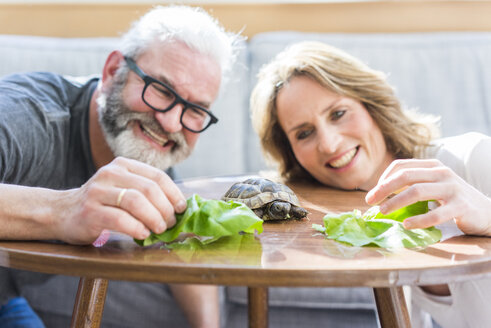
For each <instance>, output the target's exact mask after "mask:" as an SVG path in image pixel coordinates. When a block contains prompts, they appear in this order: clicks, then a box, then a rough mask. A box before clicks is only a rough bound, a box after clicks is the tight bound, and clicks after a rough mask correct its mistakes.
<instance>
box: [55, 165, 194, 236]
mask: <svg viewBox="0 0 491 328" xmlns="http://www.w3.org/2000/svg"><path fill="white" fill-rule="evenodd" d="M59 195H60V199H59V203H58V204H59V206H56V207H55V210H54V212H53V213H52V215H54V217H55V218H56V221H57V222H54V224H55V226H56V227H58V231H57V232H56V234H57V235H58V238H57V239H60V240H63V241H66V242H68V243H71V244H88V243H92V242H93V241H94V240H96V238H97V237H98V236H99V235H100V234H101V232H102V231H103V230H104V229H108V230H114V231H118V232H122V233H124V234H127V235H129V236H131V237H133V238H137V239H144V238H146V237H148V235H149V234H150V230H151V231H153V232H155V233H161V232H164V231H165V230H166V229H167V228H169V227H172V226H173V225H174V224H175V222H176V218H175V215H174V213H175V212H177V213H181V212H183V211H184V210H185V209H186V199H185V198H184V196H183V194H182V192H181V191H180V190H179V188H178V187H177V186H176V185H175V184H174V182H173V181H172V179H171V178H170V177H169V176H168V175H167V174H165V173H164V172H162V171H160V170H158V169H156V168H154V167H152V166H149V165H146V164H144V163H141V162H138V161H135V160H131V159H127V158H122V157H118V158H116V159H114V160H113V161H112V162H111V163H109V164H108V165H106V166H104V167H102V168H100V169H99V170H98V171H97V172H96V174H95V175H94V176H93V177H92V178H91V179H90V180H88V181H87V182H86V183H85V184H84V185H83V186H82V187H80V188H78V189H72V190H68V191H63V192H60V193H59ZM118 199H119V204H118Z"/></svg>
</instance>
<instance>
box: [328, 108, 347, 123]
mask: <svg viewBox="0 0 491 328" xmlns="http://www.w3.org/2000/svg"><path fill="white" fill-rule="evenodd" d="M345 113H346V110H344V109H342V110H335V111H333V112H332V113H331V118H332V119H333V120H334V121H336V120H339V119H340V118H341V117H342V116H343V115H344V114H345Z"/></svg>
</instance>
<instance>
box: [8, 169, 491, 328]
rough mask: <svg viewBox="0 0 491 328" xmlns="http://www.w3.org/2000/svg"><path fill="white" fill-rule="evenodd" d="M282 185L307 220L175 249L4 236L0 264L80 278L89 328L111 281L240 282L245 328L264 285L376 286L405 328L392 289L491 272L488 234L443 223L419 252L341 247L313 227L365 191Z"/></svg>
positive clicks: (211, 194)
mask: <svg viewBox="0 0 491 328" xmlns="http://www.w3.org/2000/svg"><path fill="white" fill-rule="evenodd" d="M242 179H243V177H219V178H206V179H194V180H187V181H183V182H181V183H180V184H179V186H180V187H181V189H182V190H183V192H184V193H185V195H186V196H190V195H191V194H192V193H197V194H199V195H200V196H202V197H204V198H220V197H221V195H222V194H223V193H224V192H225V191H226V190H227V189H228V188H229V187H230V185H231V184H232V183H233V182H235V181H238V180H242ZM290 187H291V188H292V189H293V190H294V191H295V193H296V194H297V196H298V197H299V199H300V202H301V204H302V205H303V206H304V207H305V208H307V210H308V211H309V212H310V214H309V216H308V219H304V220H301V221H285V222H271V223H270V222H268V223H265V224H264V232H263V233H262V234H260V235H256V236H253V235H242V236H238V237H229V238H225V239H222V240H219V241H218V242H215V243H212V244H210V245H208V246H206V247H200V248H197V249H196V248H195V249H190V248H180V249H174V250H168V249H164V248H162V247H161V246H162V245H154V246H150V247H139V246H138V245H136V244H135V243H134V242H133V240H131V239H130V238H129V237H127V236H124V235H119V234H113V235H112V237H111V239H110V240H109V242H108V243H106V244H105V245H104V246H103V247H99V248H95V247H92V246H72V245H64V244H53V243H45V242H6V241H4V242H0V265H2V266H7V267H12V268H18V269H25V270H31V271H38V272H45V273H55V274H65V275H74V276H80V277H82V279H81V283H80V287H79V293H78V297H77V302H76V303H77V304H76V306H75V309H74V318H73V320H72V326H91V327H97V326H98V325H99V323H100V317H101V316H102V308H103V304H104V297H105V287H106V285H107V280H111V279H114V280H134V281H153V282H163V283H203V284H217V285H246V286H248V287H249V302H250V304H249V320H250V321H249V326H250V327H266V326H267V287H268V286H304V287H305V286H319V287H320V286H369V287H374V291H375V297H376V302H377V307H378V309H379V319H380V321H381V324H382V327H389V326H390V327H408V326H410V323H409V317H408V314H407V309H406V307H405V304H404V300H403V297H402V290H401V288H400V286H402V285H426V284H439V283H442V282H452V281H461V280H468V279H474V278H482V277H485V276H491V265H490V263H491V238H484V237H482V238H481V237H469V236H463V235H461V234H460V233H459V232H458V230H456V229H455V228H454V227H452V226H451V225H448V226H443V227H441V228H442V229H443V233H444V240H443V241H442V242H440V243H437V244H435V245H432V246H430V247H427V248H426V249H420V250H410V249H398V250H385V249H380V248H357V247H347V246H343V245H341V244H339V243H336V242H334V241H331V240H327V239H326V238H325V237H324V236H322V235H319V234H316V233H315V231H314V230H313V229H312V224H313V223H317V224H321V223H322V217H323V216H324V214H325V213H327V212H341V211H351V210H353V209H354V208H358V209H360V210H362V211H363V210H365V209H367V205H366V204H365V202H364V195H365V193H363V192H345V191H339V190H333V189H329V188H325V187H322V186H312V185H307V184H290ZM94 302H95V304H96V308H95V309H94V305H93V304H92V303H94ZM91 304H92V305H91ZM97 306H98V307H97ZM98 311H99V312H100V313H98ZM87 312H89V313H87ZM87 316H90V320H88V319H87ZM89 321H90V324H87V322H89Z"/></svg>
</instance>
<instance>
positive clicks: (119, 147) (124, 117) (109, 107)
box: [97, 72, 192, 170]
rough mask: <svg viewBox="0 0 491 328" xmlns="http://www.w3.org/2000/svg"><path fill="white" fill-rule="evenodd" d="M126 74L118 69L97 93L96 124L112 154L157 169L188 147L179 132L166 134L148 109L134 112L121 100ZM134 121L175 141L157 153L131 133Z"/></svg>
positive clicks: (179, 158)
mask: <svg viewBox="0 0 491 328" xmlns="http://www.w3.org/2000/svg"><path fill="white" fill-rule="evenodd" d="M126 76H127V74H126V72H118V73H117V74H116V76H115V80H114V83H113V85H112V87H111V88H110V90H108V91H107V92H101V95H100V96H99V97H98V99H97V104H98V113H99V124H100V126H101V127H102V131H103V133H104V136H105V138H106V142H107V144H108V145H109V148H110V149H111V151H112V152H113V154H114V156H122V157H126V158H131V159H135V160H138V161H140V162H144V163H146V164H149V165H151V166H154V167H156V168H158V169H161V170H166V169H168V168H169V167H171V166H173V165H175V164H177V163H179V162H181V161H183V160H184V159H186V158H187V157H189V155H190V154H191V151H192V148H191V147H189V145H188V144H187V142H186V139H185V138H184V135H183V134H182V132H176V133H167V132H165V131H164V130H163V129H162V127H161V125H160V124H159V123H158V122H157V121H156V120H155V117H154V116H153V113H152V112H148V113H138V112H134V111H132V110H131V109H130V108H129V107H128V106H127V105H126V104H125V103H124V101H123V98H122V91H123V88H124V86H125V82H126ZM134 124H142V125H144V126H146V127H148V128H150V129H151V130H152V131H154V132H157V133H158V134H161V135H166V136H167V138H168V139H169V140H172V141H174V142H175V144H174V146H173V147H172V149H171V150H170V151H167V152H165V153H163V152H159V151H158V150H156V149H155V148H154V147H152V145H150V144H149V143H148V141H145V140H143V139H142V138H139V137H137V136H135V134H134V133H133V126H134Z"/></svg>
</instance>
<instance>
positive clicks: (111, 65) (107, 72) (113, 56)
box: [102, 50, 124, 85]
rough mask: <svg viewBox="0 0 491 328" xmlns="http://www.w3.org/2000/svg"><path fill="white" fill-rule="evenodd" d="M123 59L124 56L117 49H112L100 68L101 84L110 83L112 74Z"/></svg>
mask: <svg viewBox="0 0 491 328" xmlns="http://www.w3.org/2000/svg"><path fill="white" fill-rule="evenodd" d="M123 61H124V56H123V54H122V53H121V51H119V50H114V51H112V52H111V53H110V54H109V56H107V59H106V63H105V64H104V68H103V69H102V85H104V84H111V83H112V80H113V78H114V75H115V74H116V71H117V70H118V68H119V67H120V66H121V63H122V62H123Z"/></svg>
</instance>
